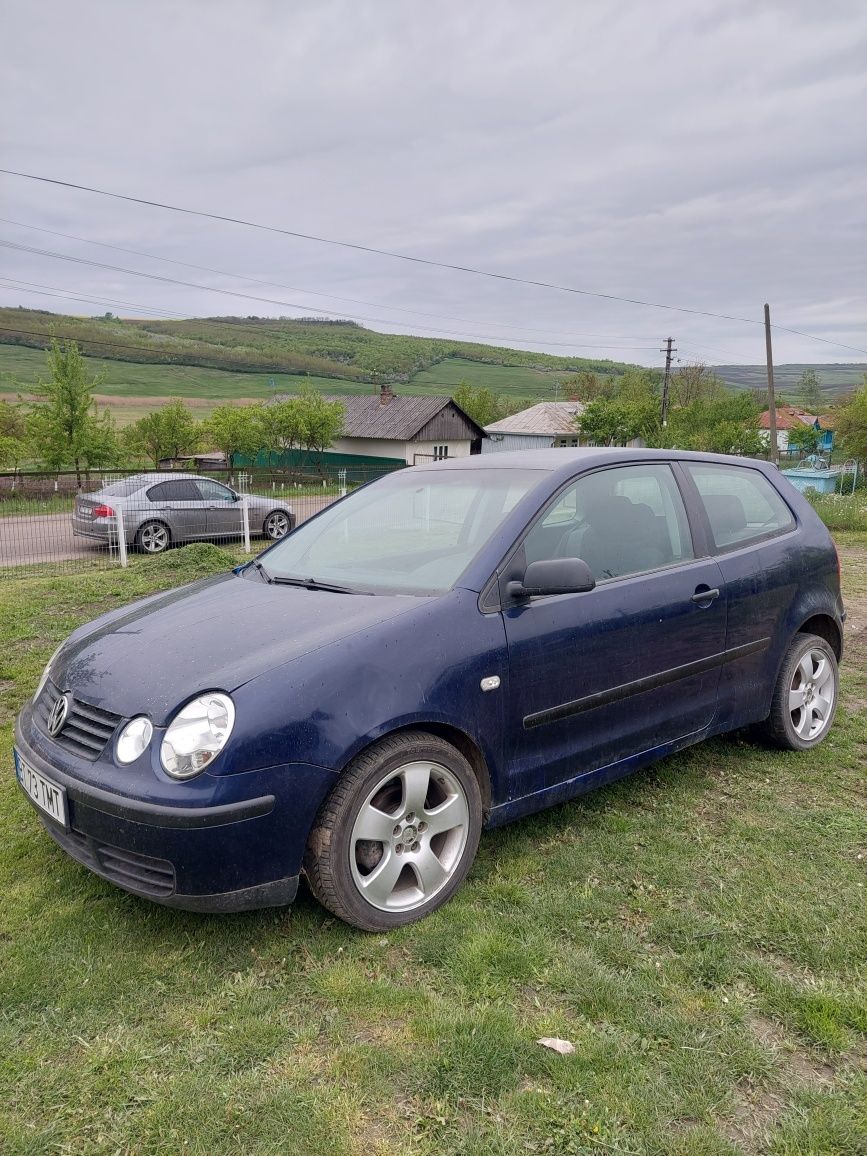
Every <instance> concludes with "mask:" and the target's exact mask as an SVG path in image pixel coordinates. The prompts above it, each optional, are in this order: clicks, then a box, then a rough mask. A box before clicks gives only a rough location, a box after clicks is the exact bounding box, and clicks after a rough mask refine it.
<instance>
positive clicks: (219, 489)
mask: <svg viewBox="0 0 867 1156" xmlns="http://www.w3.org/2000/svg"><path fill="white" fill-rule="evenodd" d="M194 484H195V485H196V486H197V487H198V490H199V493H200V494H201V495H202V499H203V500H204V501H205V502H234V501H235V495H234V493H233V492H232V490H230V489H228V488H227V487H226V486H221V485H220V483H219V482H212V481H210V480H209V479H208V478H198V479H197V480H196V482H195V483H194Z"/></svg>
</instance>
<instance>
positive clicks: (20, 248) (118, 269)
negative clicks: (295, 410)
mask: <svg viewBox="0 0 867 1156" xmlns="http://www.w3.org/2000/svg"><path fill="white" fill-rule="evenodd" d="M0 245H2V246H3V247H4V248H6V249H14V250H16V251H17V252H21V253H34V254H36V255H37V256H40V257H50V258H52V259H53V260H56V261H70V262H72V263H73V264H76V265H88V266H90V267H92V268H94V269H107V270H109V271H111V272H113V273H126V274H127V275H128V276H131V277H142V278H145V279H147V280H149V281H160V282H162V283H164V284H168V285H180V286H182V287H184V288H186V289H199V290H201V291H203V292H206V293H219V294H221V295H222V296H224V297H238V298H241V299H243V300H245V301H258V302H264V303H265V304H268V305H281V306H283V307H284V308H288V309H302V310H303V309H306V308H307V306H305V305H299V304H298V303H297V302H295V301H282V300H280V299H279V298H275V297H261V296H259V295H257V294H254V293H241V292H240V291H238V290H236V289H219V288H217V287H216V286H214V285H200V284H198V283H197V282H195V281H181V280H180V279H179V278H177V277H167V276H164V275H163V274H161V273H144V272H142V271H141V270H138V269H127V268H125V267H123V266H121V265H108V264H106V263H105V262H103V261H92V260H90V258H88V257H73V256H72V255H71V254H68V253H56V252H53V251H52V250H50V249H37V248H36V247H35V246H32V245H20V244H18V243H17V242H15V241H5V240H2V239H0ZM320 312H322V313H327V314H329V315H331V316H334V317H341V318H342V317H345V314H343V313H340V312H339V311H338V310H335V309H321V310H320ZM350 319H351V320H355V321H367V322H372V323H374V324H377V325H393V324H394V322H393V321H390V320H389V319H388V318H384V317H364V316H361V315H356V316H355V317H354V318H350ZM417 328H418V329H425V330H428V331H429V332H432V333H453V331H452V330H449V329H442V328H439V327H437V326H431V325H419V326H417ZM455 336H458V337H463V338H466V339H469V340H471V341H502V340H503V337H502V335H498V334H490V333H458V334H456V335H455ZM522 340H523V341H524V342H525V344H527V345H544V346H547V347H550V346H552V345H555V346H557V347H560V348H565V349H650V348H652V346H648V345H616V344H614V343H613V342H607V341H606V342H590V343H580V342H574V341H535V340H533V339H531V338H522Z"/></svg>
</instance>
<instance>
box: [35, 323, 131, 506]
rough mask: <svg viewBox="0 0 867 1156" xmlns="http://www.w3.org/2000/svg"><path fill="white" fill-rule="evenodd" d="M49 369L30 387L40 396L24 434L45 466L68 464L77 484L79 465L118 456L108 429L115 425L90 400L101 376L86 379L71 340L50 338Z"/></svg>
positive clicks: (79, 358)
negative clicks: (64, 342) (63, 343)
mask: <svg viewBox="0 0 867 1156" xmlns="http://www.w3.org/2000/svg"><path fill="white" fill-rule="evenodd" d="M48 371H49V378H48V380H47V381H42V380H40V381H39V383H38V384H37V385H36V386H34V388H33V393H34V394H35V395H36V396H37V397H38V398H40V399H41V400H40V401H37V402H35V403H34V405H33V407H32V409H31V411H30V416H29V419H28V435H29V438H30V441H31V444H32V445H33V448H34V451H35V453H36V456H37V457H38V458H39V459H40V460H41V461H43V462H44V463H45V464H46V466H48V468H49V469H55V470H59V469H62V468H63V466H65V465H67V464H69V463H71V464H72V466H73V467H74V469H75V476H76V480H77V482H78V485H79V486H80V485H81V471H82V470H83V469H89V468H91V467H93V466H95V465H97V464H102V459H104V458H106V457H108V458H111V459H114V458H116V457H117V444H116V439H115V444H114V447H113V448H112V447H111V444H110V443H111V437H110V435H109V433H108V432H107V431H108V430H109V428H111V429H112V430H113V426H112V425H111V421H110V418H108V419H107V420H106V417H105V416H103V417H100V415H99V413H98V411H97V407H96V402H95V401H94V400H93V390H94V388H95V387H96V386H97V385H98V384H99V383H100V380H101V379H100V378H99V377H94V378H91V379H90V380H88V378H87V373H86V367H85V363H84V358H83V357H82V356H81V353H80V352H79V349H78V346H77V345H76V344H75V342H74V341H73V342H70V343H69V344H68V345H67V346H66V348H65V349H63V348H61V346H60V344H59V343H58V342H57V341H56V340H54V339H52V342H51V347H50V349H49V350H48ZM105 464H111V463H110V462H108V461H106V462H105Z"/></svg>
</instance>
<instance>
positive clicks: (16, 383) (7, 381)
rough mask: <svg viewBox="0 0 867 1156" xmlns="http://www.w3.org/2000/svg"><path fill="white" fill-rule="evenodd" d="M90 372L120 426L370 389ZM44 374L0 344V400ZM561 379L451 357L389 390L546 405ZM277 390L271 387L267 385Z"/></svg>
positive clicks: (127, 368)
mask: <svg viewBox="0 0 867 1156" xmlns="http://www.w3.org/2000/svg"><path fill="white" fill-rule="evenodd" d="M86 360H87V369H88V373H89V374H91V375H96V374H99V375H101V377H102V378H103V381H102V384H100V385H99V387H98V390H97V393H98V395H99V398H100V402H101V404H105V405H108V406H109V407H110V408H111V410H112V412H113V413H114V415H115V418H116V420H117V422H118V424H119V425H121V426H123V425H128V424H129V423H131V422H133V421H136V420H137V419H138V418H140V417H142V416H144V414H146V413H149V412H150V411H151V410H152V409H153V408H154V407H155V406H159V405H161V404H163V403H164V402H165V401H166V400H167V399H168V398H170V397H183V398H185V399H186V400H187V401H188V402H189V403H191V404H193V405H194V409H195V414H196V417H197V418H201V419H204V418H206V417H208V416H209V415H210V413H211V411H212V410H213V409H214V407H215V406H217V405H220V404H222V403H224V402H226V401H232V400H262V399H263V398H266V397H270V396H271V395H272V394H273V393H275V392H286V393H292V392H297V390H298V389H299V388H301V386H303V385H305V384H309V385H312V386H314V387H315V388H316V389H319V390H321V391H322V392H323V393H329V394H334V395H336V396H343V395H346V394H352V393H369V392H371V390H373V389H374V386H372V385H369V384H364V383H359V382H352V381H343V380H340V379H338V378H333V377H306V376H300V375H292V374H286V373H274V374H258V373H229V372H224V371H221V370H215V369H203V368H199V367H197V366H189V365H177V366H167V365H143V364H137V363H134V362H125V361H104V360H99V359H97V358H87V359H86ZM44 374H45V354H44V353H41V352H38V351H36V350H31V349H22V348H20V347H16V346H11V345H0V396H5V397H6V399H7V400H10V401H12V400H14V399H15V397H16V395H17V394H18V393H19V392H23V393H26V391H27V388H28V387H29V386H31V385H34V384H35V383H36V382H37V381H38V380H39V378H40V376H41V375H42V376H44ZM560 376H563V375H557V374H550V373H543V372H540V371H538V370H533V369H528V368H526V367H524V366H514V367H507V366H500V365H484V364H482V363H481V362H476V361H467V360H466V359H464V358H449V359H447V360H446V361H443V362H441V363H440V364H438V365H435V366H433V367H432V368H431V369H429V370H426V371H425V372H424V373H420V374H417V375H416V376H415V377H414V378H413V380H412V381H410V382H406V383H400V384H398V385H395V386H394V389H395V391H396V392H397V393H404V394H415V395H423V394H448V393H449V392H451V391H452V390H453V389H454V388H455V387H456V386H457V385H458V384H459V383H460V382H461V381H466V382H468V383H469V384H470V385H475V386H487V387H488V388H489V389H492V390H494V392H496V393H502V394H505V395H507V396H509V397H510V398H526V399H527V404H528V405H530V404H533V402H536V401H542V400H550V399H552V398H553V397H554V384H555V382H556V381H557V380H558V377H560ZM272 381H273V382H274V385H273V386H272V385H271V382H272Z"/></svg>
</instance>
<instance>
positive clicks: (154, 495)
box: [148, 478, 202, 502]
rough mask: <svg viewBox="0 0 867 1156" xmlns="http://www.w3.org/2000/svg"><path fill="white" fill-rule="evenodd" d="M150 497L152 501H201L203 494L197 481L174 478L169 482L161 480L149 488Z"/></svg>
mask: <svg viewBox="0 0 867 1156" xmlns="http://www.w3.org/2000/svg"><path fill="white" fill-rule="evenodd" d="M148 498H149V499H150V500H151V501H152V502H200V501H201V500H202V499H201V496H200V494H199V491H198V490H197V489H196V487H195V483H193V482H189V481H184V480H183V479H181V478H173V479H172V480H171V481H168V482H159V483H158V484H157V485H156V486H151V488H150V489H149V490H148Z"/></svg>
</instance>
